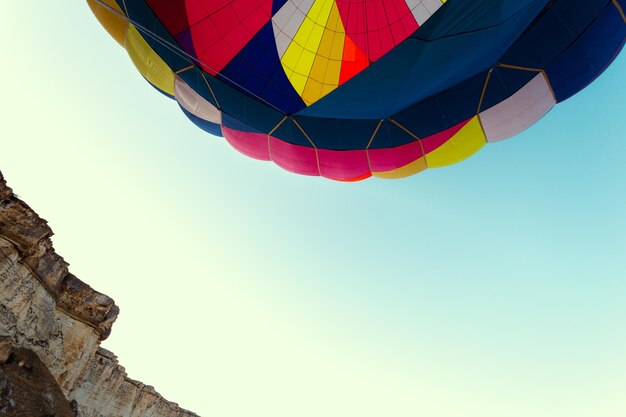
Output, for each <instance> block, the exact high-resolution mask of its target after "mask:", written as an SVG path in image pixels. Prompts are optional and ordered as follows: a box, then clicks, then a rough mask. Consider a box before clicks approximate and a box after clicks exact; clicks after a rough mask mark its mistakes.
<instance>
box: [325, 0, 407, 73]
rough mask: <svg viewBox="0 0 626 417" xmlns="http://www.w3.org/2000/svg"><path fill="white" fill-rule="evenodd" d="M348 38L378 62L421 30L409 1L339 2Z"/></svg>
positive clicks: (338, 0) (350, 0)
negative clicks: (408, 4) (418, 29)
mask: <svg viewBox="0 0 626 417" xmlns="http://www.w3.org/2000/svg"><path fill="white" fill-rule="evenodd" d="M337 6H338V8H339V13H340V15H341V19H342V21H343V24H344V27H345V30H346V35H348V36H349V37H351V38H352V40H353V41H354V43H355V44H356V45H357V46H358V48H359V49H361V50H362V51H364V53H365V55H366V56H367V57H368V58H369V60H370V61H376V60H377V59H378V58H380V57H381V56H383V55H385V54H386V53H387V52H389V51H390V50H391V49H393V48H394V47H395V46H396V45H397V44H399V43H400V42H402V41H403V40H405V39H406V38H408V37H409V35H411V34H412V33H413V32H415V31H416V30H417V28H418V27H419V25H418V23H417V21H416V20H415V17H413V13H411V10H410V9H409V6H407V4H406V0H368V1H363V0H337Z"/></svg>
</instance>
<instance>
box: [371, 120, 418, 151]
mask: <svg viewBox="0 0 626 417" xmlns="http://www.w3.org/2000/svg"><path fill="white" fill-rule="evenodd" d="M411 142H415V138H414V137H413V136H411V135H409V134H408V133H407V132H405V131H404V130H402V129H401V128H400V127H398V125H396V124H395V123H392V122H390V121H388V120H385V121H384V122H383V123H382V124H381V125H380V128H379V129H378V132H376V136H374V139H373V140H372V143H371V144H370V147H369V149H385V148H394V147H396V146H400V145H406V144H407V143H411Z"/></svg>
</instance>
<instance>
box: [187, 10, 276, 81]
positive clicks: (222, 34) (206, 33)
mask: <svg viewBox="0 0 626 417" xmlns="http://www.w3.org/2000/svg"><path fill="white" fill-rule="evenodd" d="M186 3H187V17H188V19H189V21H190V22H195V23H191V24H190V26H189V29H190V31H191V41H192V43H193V47H194V50H195V51H196V54H197V57H198V59H199V60H200V62H201V63H202V64H203V65H202V67H203V69H204V70H205V71H207V72H208V73H210V74H211V75H215V74H216V73H217V72H219V71H221V70H222V69H223V68H224V67H225V66H226V65H227V64H228V63H229V62H230V61H231V60H232V59H233V58H234V57H235V55H237V54H238V53H239V51H241V49H243V47H244V46H245V45H246V44H247V43H248V42H250V40H251V39H252V38H253V37H254V36H255V35H256V34H257V32H258V31H259V30H261V28H262V27H263V25H265V24H266V23H267V22H269V21H270V19H271V17H272V2H271V0H186ZM192 6H193V7H192Z"/></svg>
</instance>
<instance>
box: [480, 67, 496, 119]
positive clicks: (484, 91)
mask: <svg viewBox="0 0 626 417" xmlns="http://www.w3.org/2000/svg"><path fill="white" fill-rule="evenodd" d="M492 72H493V68H491V69H490V70H489V71H488V72H487V77H485V85H483V91H482V92H481V93H480V100H478V110H477V111H476V114H479V113H480V109H481V108H482V107H483V100H484V99H485V93H486V92H487V85H488V84H489V80H490V79H491V73H492Z"/></svg>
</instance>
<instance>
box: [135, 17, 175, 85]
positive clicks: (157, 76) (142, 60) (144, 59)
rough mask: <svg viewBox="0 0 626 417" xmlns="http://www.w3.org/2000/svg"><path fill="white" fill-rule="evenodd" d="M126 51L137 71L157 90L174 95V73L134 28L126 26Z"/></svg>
mask: <svg viewBox="0 0 626 417" xmlns="http://www.w3.org/2000/svg"><path fill="white" fill-rule="evenodd" d="M126 50H127V51H128V55H129V56H130V59H131V60H132V61H133V64H135V66H136V67H137V70H139V72H140V73H141V75H143V76H144V78H145V79H146V80H148V81H150V83H152V85H154V86H155V87H156V88H158V89H159V90H162V91H163V92H165V93H167V94H169V95H170V96H173V95H174V78H175V75H174V72H173V71H172V70H171V69H170V67H168V66H167V64H166V63H165V62H164V61H163V60H162V59H161V57H160V56H159V55H158V54H157V53H156V52H154V50H153V49H152V48H151V47H150V45H149V44H148V42H146V40H145V39H144V38H143V37H142V36H141V34H140V33H139V31H138V30H137V29H135V26H133V25H128V30H127V31H126Z"/></svg>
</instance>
